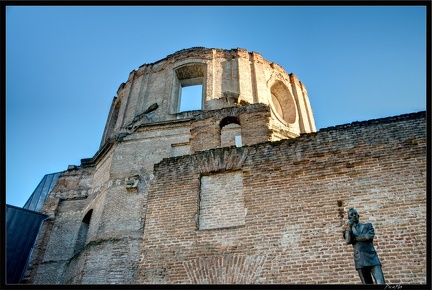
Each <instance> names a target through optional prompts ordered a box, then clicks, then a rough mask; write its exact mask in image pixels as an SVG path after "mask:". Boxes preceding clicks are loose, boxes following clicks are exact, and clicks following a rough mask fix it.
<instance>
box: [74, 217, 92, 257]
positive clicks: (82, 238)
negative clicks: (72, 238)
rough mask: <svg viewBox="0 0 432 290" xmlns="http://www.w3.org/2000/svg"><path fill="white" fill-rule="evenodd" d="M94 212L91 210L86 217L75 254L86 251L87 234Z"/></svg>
mask: <svg viewBox="0 0 432 290" xmlns="http://www.w3.org/2000/svg"><path fill="white" fill-rule="evenodd" d="M92 213H93V210H92V209H91V210H89V212H88V213H87V214H86V215H85V217H84V218H83V220H82V222H81V226H80V228H79V230H78V237H77V240H76V243H75V251H74V253H75V254H76V253H78V252H81V251H82V250H83V249H84V246H85V242H86V240H87V233H88V230H89V226H90V220H91V216H92Z"/></svg>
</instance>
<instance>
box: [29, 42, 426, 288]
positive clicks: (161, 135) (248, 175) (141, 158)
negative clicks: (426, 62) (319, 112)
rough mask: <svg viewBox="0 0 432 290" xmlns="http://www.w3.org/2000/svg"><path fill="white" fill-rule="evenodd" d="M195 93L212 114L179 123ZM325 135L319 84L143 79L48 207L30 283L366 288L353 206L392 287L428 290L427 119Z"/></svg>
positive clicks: (209, 64) (271, 66) (217, 68)
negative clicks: (315, 108)
mask: <svg viewBox="0 0 432 290" xmlns="http://www.w3.org/2000/svg"><path fill="white" fill-rule="evenodd" d="M189 85H200V86H202V93H201V94H200V95H199V96H198V101H199V102H201V104H202V110H192V111H180V110H179V108H180V102H181V97H180V96H181V91H182V88H183V87H185V86H189ZM315 131H316V130H315V124H314V119H313V113H312V109H311V107H310V104H309V100H308V95H307V91H306V88H305V86H304V84H302V83H301V82H300V81H299V80H298V79H297V77H296V76H295V75H293V74H288V73H286V72H285V70H284V69H283V68H282V67H280V66H279V65H277V64H275V63H273V62H269V61H267V60H265V59H263V58H262V56H261V55H260V54H258V53H256V52H252V53H249V52H247V51H246V50H244V49H240V48H239V49H232V50H221V49H207V48H192V49H186V50H182V51H179V52H176V53H174V54H172V55H169V56H167V57H166V58H164V59H162V60H160V61H157V62H155V63H152V64H144V65H142V66H141V67H139V69H137V70H134V71H132V72H131V74H130V75H129V78H128V80H127V81H126V82H125V83H123V84H121V85H120V87H119V89H118V92H117V96H116V97H115V98H114V100H113V102H112V106H111V110H110V113H109V116H108V118H107V124H106V126H105V131H104V134H103V137H102V141H101V145H100V148H99V150H98V152H96V153H95V155H94V156H93V157H91V158H85V159H82V160H81V164H80V165H79V166H69V167H68V170H66V171H64V172H62V173H61V174H60V176H59V178H58V180H57V184H56V185H55V187H54V188H53V190H52V191H51V193H50V194H49V196H48V197H47V199H46V201H45V204H44V207H43V208H42V210H41V211H42V212H43V213H46V214H48V215H50V216H51V219H50V220H49V221H47V222H45V225H44V226H43V228H42V231H41V233H40V236H39V239H38V241H37V242H36V247H35V251H34V255H33V257H32V260H31V263H30V267H29V269H28V271H27V278H28V280H27V281H28V283H34V284H46V283H49V284H137V283H139V284H141V283H144V284H146V283H158V284H159V283H162V284H164V283H168V284H169V283H258V284H260V283H261V284H263V283H270V284H272V283H282V284H291V283H303V284H306V283H308V284H316V283H359V278H358V277H357V274H356V272H355V269H354V264H353V260H352V249H351V247H350V245H345V242H344V240H343V238H342V226H343V223H344V219H345V216H344V215H345V212H346V210H347V209H348V208H349V207H355V208H356V209H357V210H358V211H359V213H360V215H361V219H362V220H363V221H371V222H373V224H374V226H375V229H376V236H377V237H376V242H375V244H376V248H377V251H378V254H379V257H380V259H381V261H382V263H383V270H384V274H385V277H386V279H387V281H388V282H389V283H425V281H426V273H425V271H426V270H425V268H426V257H425V255H426V253H425V247H426V192H425V191H426V145H425V138H426V137H425V134H426V116H425V112H420V113H414V114H407V115H401V116H398V117H390V118H384V119H378V120H370V121H366V122H357V123H353V124H347V125H341V126H336V127H332V128H327V129H322V130H320V131H319V132H315Z"/></svg>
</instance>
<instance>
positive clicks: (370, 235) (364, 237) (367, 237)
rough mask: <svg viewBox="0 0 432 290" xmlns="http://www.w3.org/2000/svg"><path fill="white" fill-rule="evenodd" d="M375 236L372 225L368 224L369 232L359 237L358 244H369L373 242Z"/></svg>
mask: <svg viewBox="0 0 432 290" xmlns="http://www.w3.org/2000/svg"><path fill="white" fill-rule="evenodd" d="M374 236H375V231H374V228H373V226H372V224H367V231H366V233H364V234H362V235H357V236H356V237H355V239H356V240H357V241H358V242H369V241H372V240H373V238H374Z"/></svg>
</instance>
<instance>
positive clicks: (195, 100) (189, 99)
mask: <svg viewBox="0 0 432 290" xmlns="http://www.w3.org/2000/svg"><path fill="white" fill-rule="evenodd" d="M202 87H203V86H202V84H200V85H192V86H187V87H182V89H181V95H180V112H185V111H193V110H202Z"/></svg>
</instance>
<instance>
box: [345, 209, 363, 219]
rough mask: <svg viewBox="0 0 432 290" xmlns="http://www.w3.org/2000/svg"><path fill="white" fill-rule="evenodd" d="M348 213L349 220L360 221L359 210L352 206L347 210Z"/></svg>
mask: <svg viewBox="0 0 432 290" xmlns="http://www.w3.org/2000/svg"><path fill="white" fill-rule="evenodd" d="M347 214H348V219H349V220H352V221H353V222H355V223H358V222H359V219H360V215H359V214H358V212H357V211H356V210H355V209H354V208H350V209H349V210H348V211H347Z"/></svg>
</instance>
